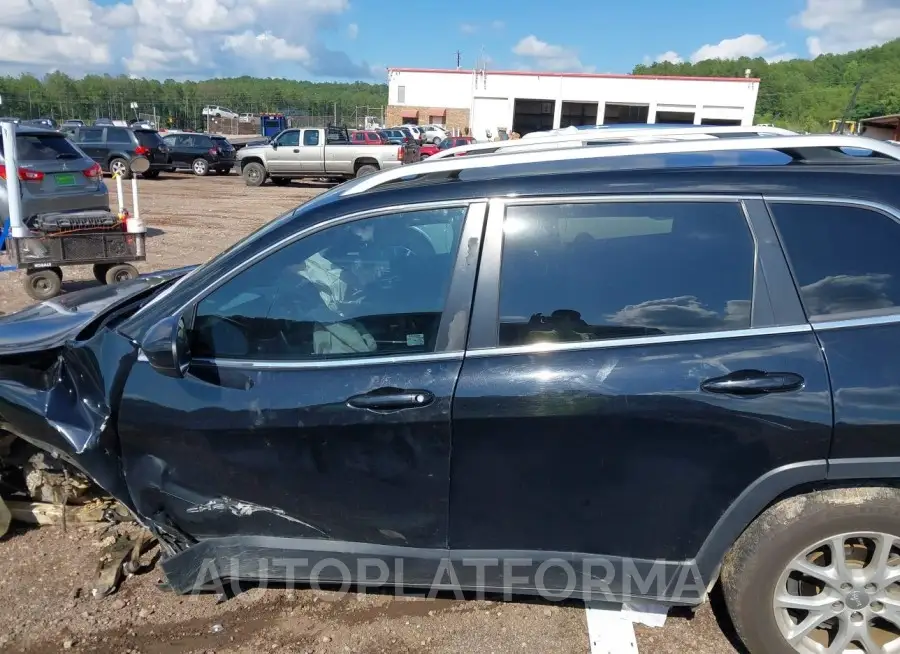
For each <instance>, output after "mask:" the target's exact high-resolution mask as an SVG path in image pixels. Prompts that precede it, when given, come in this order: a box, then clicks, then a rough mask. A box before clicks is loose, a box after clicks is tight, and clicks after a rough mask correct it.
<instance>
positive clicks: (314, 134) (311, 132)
mask: <svg viewBox="0 0 900 654" xmlns="http://www.w3.org/2000/svg"><path fill="white" fill-rule="evenodd" d="M303 145H319V130H317V129H307V130H305V131H304V132H303Z"/></svg>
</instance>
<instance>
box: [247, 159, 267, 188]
mask: <svg viewBox="0 0 900 654" xmlns="http://www.w3.org/2000/svg"><path fill="white" fill-rule="evenodd" d="M241 175H242V176H243V178H244V182H245V183H246V184H247V186H262V185H263V184H265V183H266V169H265V168H263V165H262V164H260V163H256V162H255V161H251V162H250V163H248V164H247V165H246V166H244V168H243V170H241Z"/></svg>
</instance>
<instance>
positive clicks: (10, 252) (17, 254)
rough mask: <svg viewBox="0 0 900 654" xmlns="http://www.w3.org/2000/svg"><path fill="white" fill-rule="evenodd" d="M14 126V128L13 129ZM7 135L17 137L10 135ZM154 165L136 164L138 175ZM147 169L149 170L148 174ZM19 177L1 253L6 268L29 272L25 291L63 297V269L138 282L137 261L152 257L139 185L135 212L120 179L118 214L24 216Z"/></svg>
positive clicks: (11, 162) (11, 159) (139, 160)
mask: <svg viewBox="0 0 900 654" xmlns="http://www.w3.org/2000/svg"><path fill="white" fill-rule="evenodd" d="M10 128H11V130H10ZM2 129H3V133H4V142H5V143H6V144H7V145H6V147H5V152H4V158H5V160H6V166H7V168H8V169H11V170H17V167H16V163H17V162H16V161H15V159H16V152H15V148H14V147H12V148H11V147H10V146H9V144H10V143H11V142H12V143H14V142H15V135H14V134H15V131H14V130H15V125H13V124H11V123H2ZM7 131H12V134H9V135H7ZM148 167H149V161H148V160H146V159H145V158H143V157H135V158H134V159H133V160H132V170H133V172H136V173H140V172H143V170H146V168H148ZM142 169H143V170H142ZM18 181H19V180H18V179H16V176H15V175H9V176H8V179H7V184H8V195H9V213H10V216H9V218H8V219H6V220H5V221H4V223H3V227H2V230H0V254H2V253H3V252H4V251H5V254H6V258H7V259H8V264H7V265H5V266H0V271H3V270H16V269H18V270H23V271H25V279H24V286H25V292H26V293H28V295H29V296H30V297H31V298H32V299H34V300H39V301H42V300H48V299H50V298H53V297H55V296H56V295H58V294H59V293H60V290H61V288H62V279H63V270H62V269H63V267H64V266H75V265H77V266H83V265H90V266H92V267H93V272H94V278H95V279H96V280H97V281H99V282H100V283H103V284H113V283H117V282H123V281H126V280H129V279H134V278H135V277H137V276H138V270H137V268H135V267H134V265H133V263H134V262H136V261H143V260H144V259H145V258H146V245H145V240H146V228H145V227H144V225H143V223H142V222H141V221H140V214H139V210H138V206H137V185H136V184H137V182H136V179H132V184H133V213H131V212H128V211H127V210H126V209H125V208H124V201H123V192H122V180H121V178H116V188H117V191H118V205H119V209H118V213H113V212H112V211H106V210H90V211H72V212H69V211H61V212H53V213H44V214H39V215H37V216H30V217H29V218H28V219H27V220H26V219H24V218H23V216H22V215H21V214H22V207H21V204H20V203H19V202H17V201H16V199H17V196H18V195H19V189H18V188H16V187H18Z"/></svg>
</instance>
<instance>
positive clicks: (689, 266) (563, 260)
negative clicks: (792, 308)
mask: <svg viewBox="0 0 900 654" xmlns="http://www.w3.org/2000/svg"><path fill="white" fill-rule="evenodd" d="M503 241H504V242H503V260H502V267H501V274H500V277H501V280H500V335H499V336H500V338H499V343H500V345H525V344H531V343H540V342H551V343H552V342H578V341H593V340H601V339H610V338H627V337H633V336H655V335H663V334H685V333H692V332H709V331H720V330H731V329H743V328H747V327H749V326H750V301H751V297H752V292H753V269H754V265H753V263H754V244H753V237H752V235H751V234H750V231H749V228H748V226H747V222H746V219H745V217H744V214H743V211H742V210H741V207H740V205H739V204H738V203H736V202H670V203H666V202H647V203H596V204H563V205H529V206H512V207H509V208H508V209H507V213H506V219H505V222H504V237H503Z"/></svg>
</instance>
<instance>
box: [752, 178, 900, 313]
mask: <svg viewBox="0 0 900 654" xmlns="http://www.w3.org/2000/svg"><path fill="white" fill-rule="evenodd" d="M763 200H764V201H765V203H766V205H770V204H824V205H833V206H847V207H855V208H857V209H869V210H871V211H874V212H876V213H880V214H882V215H883V216H886V217H887V218H890V219H891V220H893V221H894V222H895V223H897V224H898V225H900V209H898V208H897V207H893V206H891V205H889V204H884V203H882V202H875V201H873V200H862V199H858V198H845V197H820V196H805V195H768V194H766V195H763ZM769 215H770V216H771V217H772V224H773V225H774V226H775V230H776V232H777V233H778V239H779V241H781V248H782V250H783V251H784V255H785V259H786V260H787V262H788V264H789V267H790V271H791V275H792V276H793V278H794V284H795V285H796V286H797V296H798V298H799V300H800V303H801V305H802V304H803V293H802V292H801V290H800V289H801V286H800V284H799V281H798V280H797V275H796V274H795V273H794V266H793V264H792V263H791V254H790V252H788V251H787V247H786V246H785V245H784V241H783V240H782V239H781V233H780V232H779V231H778V219H777V217H776V216H775V213H774V212H773V211H772V208H771V207H769ZM891 309H893V312H891ZM803 310H804V311H806V307H805V306H804V307H803ZM883 311H884V312H885V313H882V314H881V315H878V316H865V317H859V318H849V317H847V316H852V315H853V314H855V313H860V312H858V311H847V312H844V313H834V314H827V315H821V316H816V315H814V316H807V319H808V320H809V321H810V323H811V324H812V327H813V330H814V331H829V330H833V329H846V328H850V327H870V326H874V325H889V324H892V323H896V322H900V306H897V307H887V308H886V309H884V310H883ZM841 316H844V317H843V318H842V317H841Z"/></svg>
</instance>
